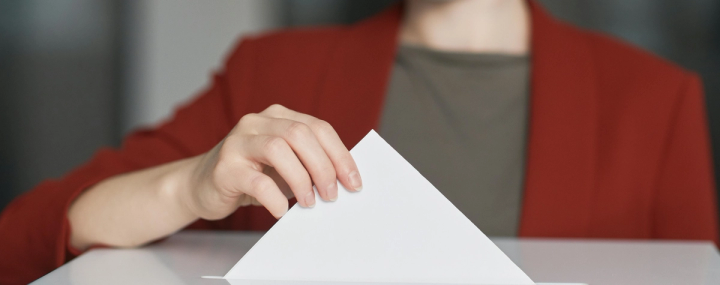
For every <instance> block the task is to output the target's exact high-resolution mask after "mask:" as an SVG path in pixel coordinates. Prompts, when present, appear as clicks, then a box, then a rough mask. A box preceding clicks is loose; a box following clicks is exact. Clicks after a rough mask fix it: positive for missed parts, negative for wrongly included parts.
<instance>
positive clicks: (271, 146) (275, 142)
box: [262, 137, 287, 153]
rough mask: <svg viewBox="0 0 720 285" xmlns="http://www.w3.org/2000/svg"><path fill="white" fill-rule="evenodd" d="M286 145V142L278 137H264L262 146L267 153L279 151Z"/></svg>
mask: <svg viewBox="0 0 720 285" xmlns="http://www.w3.org/2000/svg"><path fill="white" fill-rule="evenodd" d="M286 147H287V143H286V142H285V140H284V139H282V138H280V137H269V138H267V139H265V142H264V143H263V146H262V148H263V149H264V150H265V151H266V152H268V153H276V152H280V151H282V150H283V149H285V148H286Z"/></svg>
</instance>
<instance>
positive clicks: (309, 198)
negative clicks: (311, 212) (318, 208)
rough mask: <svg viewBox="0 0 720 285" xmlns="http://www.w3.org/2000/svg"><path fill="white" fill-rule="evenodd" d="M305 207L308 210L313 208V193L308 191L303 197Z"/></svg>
mask: <svg viewBox="0 0 720 285" xmlns="http://www.w3.org/2000/svg"><path fill="white" fill-rule="evenodd" d="M305 205H306V207H308V208H312V207H315V191H310V192H308V193H307V194H306V195H305Z"/></svg>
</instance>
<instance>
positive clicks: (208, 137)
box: [0, 43, 246, 284]
mask: <svg viewBox="0 0 720 285" xmlns="http://www.w3.org/2000/svg"><path fill="white" fill-rule="evenodd" d="M245 46H246V45H245V44H244V43H243V44H241V45H240V46H239V47H238V48H237V49H236V50H235V52H234V53H233V54H232V55H231V56H230V58H229V59H228V64H227V65H226V67H225V69H224V71H223V72H222V73H220V74H217V75H215V76H214V77H213V80H212V84H211V85H210V87H209V88H207V90H206V91H204V92H202V93H201V94H200V95H199V96H198V97H196V98H195V99H194V100H193V101H192V102H190V103H189V104H186V105H185V106H182V107H180V108H179V109H177V110H176V112H175V114H174V116H173V117H172V119H170V120H168V121H166V122H164V123H162V124H160V125H159V126H157V127H155V128H152V129H145V130H140V131H136V132H134V133H132V134H130V135H129V136H127V137H126V138H125V140H124V142H123V144H122V147H121V148H120V149H109V148H105V149H101V150H100V151H98V152H97V153H96V154H95V155H94V157H93V158H92V159H91V160H90V161H89V162H87V163H86V164H84V165H82V166H81V167H79V168H77V169H75V170H74V171H72V172H71V173H69V174H67V175H66V176H65V177H63V178H61V179H58V180H48V181H45V182H42V183H41V184H39V185H38V186H37V187H36V188H35V189H32V190H31V191H29V192H28V193H25V194H24V195H22V196H20V197H18V198H17V199H15V200H14V201H13V202H12V203H11V204H10V205H8V206H7V208H6V209H5V210H4V211H3V213H2V215H0V233H3V234H0V256H1V258H0V284H27V283H29V282H31V281H32V280H34V279H37V278H39V277H41V276H43V275H44V274H47V273H48V272H50V271H52V270H53V269H55V268H57V267H59V266H60V265H62V264H63V263H65V262H66V261H67V260H69V259H70V258H72V257H73V255H74V254H73V253H72V252H71V249H70V247H69V234H70V231H71V229H70V225H69V221H68V218H67V213H68V208H69V206H70V204H71V203H72V201H73V200H74V199H75V198H76V197H77V196H78V195H79V194H80V193H81V192H82V191H83V190H85V189H87V188H88V187H90V186H92V185H94V184H96V183H98V182H100V181H102V180H104V179H106V178H109V177H111V176H115V175H118V174H121V173H126V172H130V171H134V170H140V169H144V168H148V167H151V166H155V165H159V164H163V163H167V162H171V161H174V160H178V159H182V158H186V157H191V156H195V155H198V154H201V153H204V152H206V151H207V150H209V149H211V148H212V147H213V146H215V145H216V144H217V143H218V142H219V141H220V140H222V139H223V138H224V137H225V135H227V133H228V132H229V131H230V130H231V129H232V127H233V126H234V125H235V119H234V116H233V114H232V111H231V110H232V109H231V105H232V104H231V103H230V102H229V101H230V100H231V98H230V94H231V90H229V89H230V88H232V85H233V84H234V83H232V84H231V83H230V82H228V78H230V77H229V76H228V72H231V73H232V72H234V71H233V67H234V66H235V67H237V65H238V64H242V57H243V56H244V54H245V53H246V52H245V51H244V50H245V49H246V48H245ZM230 63H232V66H231V64H230Z"/></svg>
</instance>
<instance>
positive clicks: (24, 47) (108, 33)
mask: <svg viewBox="0 0 720 285" xmlns="http://www.w3.org/2000/svg"><path fill="white" fill-rule="evenodd" d="M392 2H394V1H392V0H238V1H233V0H222V1H219V0H218V1H194V0H132V1H120V0H110V1H91V0H54V1H40V0H0V209H2V208H3V206H4V205H5V204H6V203H7V202H8V201H9V200H10V199H12V198H13V197H15V196H16V195H18V194H19V193H21V192H23V191H26V190H28V189H31V188H32V186H33V185H35V184H36V183H38V182H39V181H41V180H43V179H46V178H51V177H58V176H61V175H62V174H63V173H65V172H67V171H68V170H69V169H71V168H73V167H75V166H77V165H78V164H80V163H81V162H82V161H85V160H87V159H88V158H89V157H90V155H91V154H92V153H93V152H94V151H95V150H96V149H97V148H98V147H99V146H102V145H117V144H118V142H119V138H120V137H121V136H122V135H123V134H124V133H125V132H126V131H127V130H128V129H130V128H133V127H136V126H140V125H147V124H153V123H154V122H156V121H157V120H159V119H160V118H164V117H166V116H167V115H168V114H169V113H170V111H171V110H172V108H173V106H175V105H176V104H178V103H179V102H182V101H184V100H186V99H187V98H188V97H190V96H192V95H193V94H195V93H196V92H197V91H198V90H200V89H201V88H203V86H204V85H205V83H206V82H207V80H208V78H209V75H210V74H211V71H212V70H214V69H216V68H217V67H218V66H219V64H220V63H221V62H222V59H223V57H224V55H225V53H226V52H227V50H228V49H229V48H230V47H231V45H232V43H234V42H235V38H236V36H237V37H239V36H241V35H242V34H244V33H248V32H251V33H254V32H259V31H263V30H266V29H274V28H278V27H282V26H302V25H320V24H328V23H350V22H353V21H356V20H358V19H361V18H363V17H366V16H367V15H370V14H373V13H375V12H376V11H378V10H379V9H381V8H383V7H385V6H387V5H388V4H389V3H392ZM541 2H542V3H544V4H545V6H546V7H547V8H548V9H549V10H550V11H551V12H552V13H553V14H555V15H556V16H558V17H560V18H562V19H565V20H568V21H570V22H573V23H575V24H577V25H580V26H583V27H587V28H592V29H597V30H601V31H605V32H607V33H610V34H613V35H616V36H618V37H620V38H623V39H625V40H627V41H629V42H632V43H634V44H636V45H639V46H641V47H644V48H646V49H648V50H651V51H652V52H654V53H656V54H658V55H660V56H662V57H665V58H667V59H669V60H672V61H674V62H676V63H678V64H680V65H682V66H684V67H686V68H688V69H692V70H695V71H698V72H700V73H701V74H702V76H703V78H704V82H705V85H706V94H707V102H708V109H709V113H710V117H711V124H712V135H713V140H714V142H715V144H714V145H715V149H716V150H717V151H716V152H715V153H716V157H715V160H716V162H718V161H720V97H719V96H718V95H719V94H720V81H719V80H718V79H719V78H720V38H719V37H720V16H718V15H720V4H718V3H720V2H718V1H714V0H686V1H679V0H675V1H670V0H595V1H577V0H542V1H541ZM716 164H717V163H716ZM716 169H718V170H720V167H716ZM718 173H720V172H718Z"/></svg>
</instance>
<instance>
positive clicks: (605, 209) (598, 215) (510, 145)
mask: <svg viewBox="0 0 720 285" xmlns="http://www.w3.org/2000/svg"><path fill="white" fill-rule="evenodd" d="M700 86H701V84H700V81H699V79H698V77H697V76H696V75H695V74H692V73H689V72H687V71H684V70H682V69H680V68H678V67H676V66H674V65H672V64H669V63H667V62H665V61H662V60H660V59H658V58H655V57H653V56H651V55H649V54H647V53H645V52H642V51H639V50H637V49H635V48H632V47H629V46H627V45H624V44H622V43H619V42H617V41H615V40H612V39H609V38H606V37H604V36H601V35H597V34H594V33H590V32H587V31H582V30H579V29H576V28H573V27H570V26H568V25H566V24H564V23H561V22H558V21H556V20H554V19H552V18H551V17H550V16H548V15H547V13H546V12H544V11H543V10H542V9H541V8H540V7H538V5H537V4H536V3H534V2H532V1H531V2H529V3H526V2H523V1H520V0H512V1H489V0H487V1H486V0H477V1H462V0H457V1H430V0H414V1H406V2H405V5H404V7H400V6H397V7H393V8H390V9H389V10H387V11H385V12H383V13H381V14H379V15H377V16H375V17H373V18H371V19H369V20H366V21H363V22H360V23H358V24H355V25H352V26H348V27H330V28H318V29H304V30H292V31H281V32H276V33H272V34H268V35H264V36H260V37H253V38H248V39H245V40H244V41H243V42H242V43H241V44H240V45H239V46H238V48H237V49H236V50H235V51H234V52H233V53H232V55H231V56H230V57H229V59H228V60H227V63H226V66H225V69H224V71H223V72H221V73H219V74H218V75H216V76H215V77H214V80H213V84H212V85H211V87H210V88H209V89H208V90H207V91H205V92H204V93H203V94H201V95H200V96H199V97H198V98H197V99H195V100H194V101H193V102H192V103H190V104H188V105H186V106H184V107H182V108H181V109H179V110H178V111H177V113H176V114H175V116H174V118H173V119H171V120H169V121H168V122H165V123H163V124H162V125H160V126H159V127H157V128H155V129H152V130H143V131H139V132H136V133H134V134H132V135H130V136H129V137H128V138H127V139H126V141H125V143H124V145H123V147H122V149H120V150H107V149H106V150H102V151H100V152H99V153H98V154H97V155H96V156H95V157H94V158H93V159H92V160H91V161H90V162H88V163H87V164H86V165H84V166H82V167H80V168H78V169H77V170H75V171H74V172H72V173H71V174H69V175H67V176H66V177H64V178H63V179H61V180H56V181H48V182H45V183H43V184H41V185H39V186H38V187H37V188H36V189H34V190H33V191H31V192H29V193H28V194H25V195H24V196H22V197H20V198H18V199H17V200H16V201H14V202H13V203H12V204H11V205H10V206H8V208H7V209H6V210H5V211H4V213H3V215H2V217H1V218H0V232H2V233H4V234H3V235H2V237H0V240H1V241H2V242H0V255H2V256H3V257H4V258H2V259H0V283H3V284H5V283H8V284H13V283H26V282H29V281H31V280H33V279H35V278H38V277H40V276H42V275H43V274H45V273H47V272H49V271H51V270H52V269H54V268H56V267H58V266H60V265H61V264H63V263H64V262H66V261H68V260H69V259H71V258H73V257H74V256H77V255H79V254H80V253H81V252H82V251H84V250H86V249H88V248H90V247H92V246H95V245H107V246H116V247H133V246H140V245H143V244H146V243H148V242H151V241H154V240H157V239H161V238H163V237H165V236H168V235H170V234H172V233H173V232H176V231H178V230H181V229H184V228H192V229H235V230H266V229H268V228H269V227H270V226H271V225H272V224H273V223H274V221H275V218H278V217H281V216H282V215H283V214H284V213H285V211H287V209H288V205H289V204H288V199H287V198H286V197H291V196H294V197H296V198H297V201H298V203H299V204H300V205H301V206H304V207H312V206H313V205H314V203H315V202H316V201H317V200H316V199H323V200H327V201H333V200H334V199H336V198H337V191H339V190H338V185H337V184H336V182H335V181H336V179H337V180H339V181H340V183H342V184H343V185H344V186H345V188H347V189H350V191H360V190H361V189H362V179H361V177H360V173H358V171H357V168H356V166H355V163H354V161H353V160H352V157H350V155H349V153H348V151H347V148H346V146H352V145H354V144H355V143H356V142H358V141H359V140H360V139H361V138H362V136H364V135H365V134H366V133H367V132H368V131H369V130H370V129H372V128H379V129H380V133H381V134H382V135H383V136H385V137H386V138H387V139H388V141H389V142H390V143H391V144H392V145H394V146H395V147H397V148H398V150H399V151H400V153H402V154H404V155H406V156H407V157H408V160H410V162H411V163H413V164H414V165H415V166H416V167H418V169H419V170H420V172H421V173H423V174H425V175H427V176H428V178H429V179H430V181H432V182H433V183H435V184H436V186H438V188H439V189H440V190H441V191H442V192H443V193H444V194H445V195H446V196H448V198H449V199H450V200H451V201H453V203H455V204H456V205H457V206H458V208H460V209H461V210H462V211H463V212H464V213H465V214H466V215H467V216H468V217H469V218H470V219H471V220H473V222H475V223H476V224H477V225H478V226H479V227H480V228H481V229H483V231H485V232H486V233H488V234H490V235H519V236H524V237H528V236H534V237H584V238H591V237H593V238H675V239H698V240H713V241H717V226H716V206H715V204H714V201H715V198H714V192H713V191H714V190H713V187H714V182H713V177H712V174H711V173H712V171H711V163H710V150H709V143H708V141H709V139H708V134H707V123H706V118H705V113H704V106H703V104H704V103H703V99H702V98H703V97H702V90H701V87H700ZM274 104H279V105H274ZM321 119H322V120H321ZM465 156H467V157H465ZM447 177H450V178H452V179H448V178H447ZM459 178H462V179H459ZM458 181H460V182H458ZM313 184H315V185H316V186H317V188H318V195H319V197H316V195H315V194H314V192H313V191H312V185H313ZM342 191H344V190H342ZM10 232H12V234H8V233H10Z"/></svg>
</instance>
